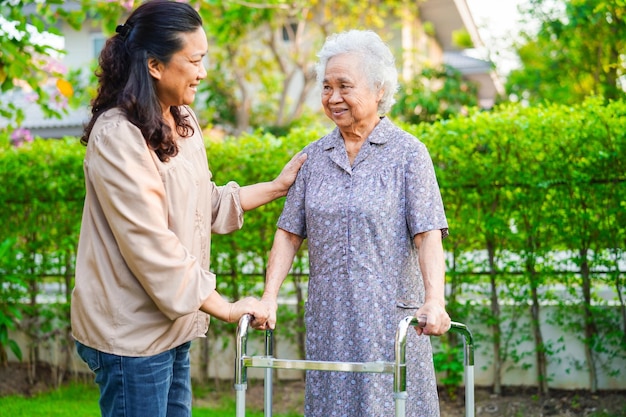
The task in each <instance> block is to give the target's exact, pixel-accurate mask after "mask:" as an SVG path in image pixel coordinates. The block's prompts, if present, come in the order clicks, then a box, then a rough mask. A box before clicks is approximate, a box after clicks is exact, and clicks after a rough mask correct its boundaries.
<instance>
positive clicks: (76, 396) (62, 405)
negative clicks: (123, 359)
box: [0, 383, 300, 417]
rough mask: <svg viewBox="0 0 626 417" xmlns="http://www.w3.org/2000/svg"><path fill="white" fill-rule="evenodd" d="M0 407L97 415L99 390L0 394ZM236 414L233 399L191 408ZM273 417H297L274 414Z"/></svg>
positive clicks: (16, 416) (17, 412)
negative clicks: (210, 405) (206, 406)
mask: <svg viewBox="0 0 626 417" xmlns="http://www.w3.org/2000/svg"><path fill="white" fill-rule="evenodd" d="M0 410H2V411H1V413H0V414H2V415H3V416H7V417H9V416H10V417H100V409H99V408H98V389H97V387H95V386H93V385H85V384H79V383H73V384H69V385H66V386H63V387H61V388H59V389H58V390H52V391H50V392H46V393H42V394H39V395H37V396H34V397H22V396H16V395H12V396H7V397H0ZM234 415H235V398H234V397H232V398H230V397H225V398H224V400H223V402H222V404H220V406H219V407H217V408H212V409H209V408H204V407H194V408H193V416H194V417H224V416H234ZM246 417H263V412H258V411H257V412H252V411H247V412H246ZM276 417H300V416H299V415H298V414H276Z"/></svg>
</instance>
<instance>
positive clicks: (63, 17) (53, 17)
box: [0, 0, 133, 125]
mask: <svg viewBox="0 0 626 417" xmlns="http://www.w3.org/2000/svg"><path fill="white" fill-rule="evenodd" d="M132 7H133V1H126V0H118V1H113V2H110V1H109V2H96V1H90V0H82V1H70V2H67V1H62V0H49V1H0V14H1V16H2V19H0V23H1V25H0V36H1V37H0V92H2V93H7V92H9V91H16V90H21V91H22V93H23V94H25V95H27V99H28V100H33V101H35V102H36V103H37V104H38V105H39V106H40V107H41V109H42V110H43V112H44V114H45V115H46V116H47V117H60V116H61V115H62V114H63V113H64V112H65V110H66V108H67V104H68V100H71V99H72V97H73V96H74V91H75V88H74V87H75V86H76V85H73V83H72V81H74V80H72V79H71V77H70V75H69V74H68V73H67V69H66V68H64V67H63V66H62V65H61V63H60V58H61V56H62V55H63V53H64V51H63V50H62V48H60V47H58V46H53V45H51V44H50V43H48V42H46V40H45V39H46V37H49V36H50V35H61V32H60V29H59V28H60V25H61V24H62V23H63V22H65V23H67V24H68V25H69V26H70V27H72V28H74V29H76V30H78V29H80V27H81V26H82V24H83V23H84V22H85V20H86V19H87V18H91V17H94V16H99V18H100V19H101V21H102V25H103V26H104V27H105V29H106V30H108V31H109V32H112V31H113V28H114V27H115V24H116V22H117V20H118V19H119V16H121V14H122V13H124V11H127V10H128V9H129V8H132ZM0 116H1V117H4V118H6V119H8V120H9V123H15V124H18V125H19V124H20V123H21V121H22V120H23V119H24V113H23V109H21V108H20V107H19V106H17V105H16V104H15V103H13V102H11V101H8V100H2V102H0Z"/></svg>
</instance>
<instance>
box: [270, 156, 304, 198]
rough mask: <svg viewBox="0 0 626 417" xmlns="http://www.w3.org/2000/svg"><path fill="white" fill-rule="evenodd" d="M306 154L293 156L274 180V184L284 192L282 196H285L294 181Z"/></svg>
mask: <svg viewBox="0 0 626 417" xmlns="http://www.w3.org/2000/svg"><path fill="white" fill-rule="evenodd" d="M306 158H307V154H305V153H302V152H298V153H297V154H295V155H294V156H293V157H292V158H291V160H290V161H289V162H287V164H286V165H285V166H284V167H283V169H282V171H281V172H280V174H278V177H276V179H275V180H274V183H275V184H277V185H278V186H279V188H280V189H281V190H283V191H284V194H285V195H286V194H287V191H289V187H291V184H293V182H294V181H295V180H296V176H297V175H298V171H300V168H301V167H302V164H304V161H306Z"/></svg>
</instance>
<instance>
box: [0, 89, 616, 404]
mask: <svg viewBox="0 0 626 417" xmlns="http://www.w3.org/2000/svg"><path fill="white" fill-rule="evenodd" d="M404 127H405V128H406V129H407V130H408V131H410V132H411V133H413V134H414V135H415V136H417V137H418V138H419V139H420V140H422V141H423V142H424V143H425V144H426V145H427V146H428V148H429V150H430V153H431V156H432V157H433V161H434V163H435V168H436V170H437V175H438V179H439V182H440V186H441V190H442V194H443V198H444V203H445V205H446V211H447V214H448V219H449V223H450V232H451V234H450V237H449V238H447V239H446V241H445V248H446V251H447V252H448V283H449V288H450V295H449V298H448V303H449V309H450V312H451V314H452V316H453V317H454V318H455V319H456V320H459V321H465V322H470V323H471V322H472V320H476V321H478V320H480V321H481V322H485V323H488V324H489V326H490V327H491V330H492V332H490V335H489V336H483V335H479V340H480V343H481V344H482V345H483V346H485V347H486V346H491V347H490V348H489V349H487V350H489V351H491V352H492V356H493V358H492V360H493V364H494V365H495V373H496V375H495V378H494V380H495V381H496V382H495V385H496V386H495V388H496V390H498V389H499V384H500V380H501V377H502V375H503V374H504V373H505V371H506V370H505V369H504V368H503V364H504V363H514V364H515V366H519V367H524V366H528V364H529V363H533V364H535V365H536V366H537V367H538V370H539V377H538V380H537V384H538V386H539V387H540V389H541V390H542V391H544V392H545V391H547V390H548V387H549V380H550V375H549V374H548V373H547V364H548V362H549V361H552V360H556V358H558V355H559V352H560V351H561V350H562V349H563V346H562V343H561V342H559V341H554V340H551V339H550V338H549V337H546V336H545V335H543V334H542V331H541V327H540V326H539V324H540V318H542V317H543V313H542V311H543V310H542V309H543V308H544V306H545V305H552V306H556V307H557V308H556V310H553V311H556V313H554V312H553V313H551V314H550V315H549V317H548V319H547V320H548V321H549V322H550V323H551V324H554V325H557V326H561V327H563V328H567V329H570V330H571V331H572V332H573V333H575V334H576V335H579V337H580V339H581V340H582V341H583V342H584V343H585V346H587V351H586V358H585V359H586V360H585V361H583V362H584V363H583V364H582V365H580V366H583V367H584V368H585V369H587V370H588V372H589V386H590V387H591V389H592V390H595V389H597V387H598V385H597V381H598V375H599V374H600V373H601V372H615V370H610V369H608V366H607V364H608V363H609V362H610V361H611V360H613V359H624V357H625V355H626V336H625V335H626V329H625V324H624V323H625V315H626V313H625V311H626V310H625V307H624V299H623V295H624V294H623V293H624V287H625V286H626V282H625V278H624V271H623V268H624V248H626V182H625V179H626V170H625V164H626V162H625V161H626V103H624V102H611V103H602V102H601V101H598V100H588V101H586V102H585V103H583V104H581V105H578V106H574V107H565V106H556V105H547V106H542V107H532V108H525V107H523V106H520V105H504V106H502V107H498V108H496V109H495V110H493V111H490V112H475V113H473V114H471V115H470V116H468V117H459V118H454V119H451V120H447V121H443V122H440V123H436V124H432V125H425V124H423V125H414V126H413V125H412V126H404ZM326 129H327V128H321V127H318V126H313V127H310V128H307V129H303V128H299V129H295V130H292V131H290V132H289V134H287V135H286V136H284V137H275V136H273V135H271V134H267V133H265V134H264V133H260V132H259V133H254V134H248V135H244V136H242V137H240V138H238V139H228V140H226V141H223V142H207V152H208V156H209V164H210V167H211V170H212V171H213V173H214V179H215V181H216V182H217V183H218V184H223V183H225V182H227V181H229V180H236V181H238V182H239V183H240V184H242V185H245V184H250V183H254V182H258V181H265V180H270V179H272V178H273V177H275V176H276V175H277V174H278V172H279V170H280V169H281V168H282V166H283V165H284V163H285V162H286V161H287V160H288V159H289V158H290V156H291V155H293V154H294V153H295V152H297V151H298V150H300V149H301V148H302V147H304V146H305V145H306V144H307V143H309V142H311V141H313V140H315V139H317V138H318V137H320V136H321V135H322V134H324V133H325V132H326ZM3 143H4V145H2V146H1V148H0V178H1V180H2V184H3V187H2V190H1V191H0V204H1V205H2V211H1V217H0V230H2V235H1V237H0V242H4V243H3V244H2V245H1V246H0V251H1V252H2V260H1V261H0V262H1V263H0V272H1V273H2V274H3V278H2V282H3V285H2V287H0V298H1V299H2V300H1V301H0V302H1V305H2V307H0V344H2V346H0V352H3V353H4V350H5V349H7V348H10V347H11V344H10V341H9V339H8V336H7V335H8V330H11V329H13V328H16V327H19V328H20V329H22V330H25V331H26V332H27V334H28V335H29V337H30V339H31V341H32V345H31V346H30V347H29V352H28V354H29V357H30V358H31V359H33V358H36V357H37V349H38V347H39V345H40V343H41V342H42V341H44V340H46V339H47V338H51V337H59V338H64V339H65V340H69V334H68V327H69V324H68V323H69V321H68V306H67V299H68V298H67V292H68V291H69V290H67V288H71V279H72V276H73V259H74V254H75V249H76V241H77V236H78V229H79V223H80V216H81V211H82V202H83V196H84V187H83V180H82V156H83V154H84V148H83V147H82V146H81V145H80V144H78V141H77V140H76V139H75V138H70V139H66V140H61V141H45V140H36V141H35V142H33V143H27V144H24V145H23V146H21V147H20V148H17V149H16V148H13V147H11V146H10V145H9V144H8V140H7V139H6V138H5V139H4V142H3ZM282 204H283V201H282V199H281V200H279V201H276V202H274V203H271V204H268V205H267V206H264V207H262V208H259V209H257V210H255V211H253V212H250V213H248V214H247V215H246V217H245V224H244V227H243V229H242V230H241V231H238V232H235V233H233V234H230V235H226V236H214V238H213V248H212V253H213V259H212V265H213V266H212V269H213V270H214V271H215V272H216V273H217V274H218V276H219V288H220V291H221V292H222V293H223V294H224V295H226V296H228V297H230V298H239V297H241V296H243V295H247V294H257V295H259V294H260V292H261V291H262V283H263V279H264V278H263V274H264V270H265V265H266V264H265V263H266V261H267V254H268V252H269V249H270V247H271V244H272V239H273V235H274V231H275V223H276V220H277V218H278V215H279V213H280V210H281V207H282ZM620 262H621V264H620ZM620 267H621V268H622V270H620ZM306 270H307V269H306V258H305V253H304V252H303V253H301V254H300V256H299V257H298V262H297V264H296V265H295V267H294V274H293V275H292V276H291V277H290V281H289V282H288V283H287V285H286V286H285V289H286V291H289V292H290V293H291V295H292V296H293V297H295V298H296V299H298V300H299V301H300V303H299V304H298V308H297V309H296V311H295V312H294V311H291V310H285V311H283V312H282V316H281V317H282V318H281V322H283V323H284V322H291V323H290V325H289V326H284V327H282V329H289V330H290V331H291V333H290V334H288V336H289V337H293V338H295V339H294V340H296V341H297V342H298V343H299V345H300V347H301V349H302V340H303V339H302V330H303V324H302V310H301V306H302V305H301V301H302V300H303V298H304V297H305V292H304V284H305V283H306ZM54 283H60V284H62V285H61V286H60V287H61V288H63V289H64V291H65V293H63V294H61V296H60V297H59V299H58V300H52V302H46V303H42V302H40V298H38V297H41V296H42V294H43V292H44V288H45V286H44V285H43V284H54ZM606 288H608V289H609V290H612V291H613V292H614V293H615V294H616V295H615V296H614V297H609V298H608V299H607V298H606V297H600V296H599V293H598V291H599V289H606ZM618 295H621V298H620V297H618ZM48 301H50V300H48ZM503 305H508V306H510V307H509V308H506V309H502V308H501V306H503ZM615 305H617V307H615ZM611 306H613V307H611ZM608 307H611V308H608ZM551 311H552V310H551ZM522 317H525V318H530V321H529V323H530V324H529V325H528V326H526V327H519V326H522V324H520V323H522V322H523V321H522V320H520V318H522ZM516 326H517V327H516ZM211 331H212V334H211V338H212V339H215V338H225V339H229V338H231V337H232V336H233V335H234V330H233V327H232V326H226V325H223V324H220V323H216V322H215V321H214V322H213V325H212V330H211ZM281 335H282V330H281ZM527 340H531V341H532V343H533V345H534V346H535V348H534V349H533V350H532V351H528V350H522V349H521V348H520V346H522V344H523V343H524V342H525V341H527ZM457 342H458V341H456V340H455V338H454V336H453V335H450V336H447V337H445V338H442V339H441V341H440V346H439V348H440V351H441V354H439V355H438V356H437V358H436V360H437V361H438V364H437V366H438V369H447V370H449V372H448V373H447V376H446V379H444V381H445V383H446V384H451V385H454V384H458V383H459V382H460V381H459V375H460V373H459V369H457V368H455V367H454V366H453V365H451V364H452V363H454V361H453V360H452V359H451V358H452V357H454V356H456V355H458V350H455V349H453V348H449V347H450V346H453V347H454V346H455V345H456V344H457ZM68 346H70V345H69V344H68ZM570 366H575V365H570ZM618 371H619V370H618Z"/></svg>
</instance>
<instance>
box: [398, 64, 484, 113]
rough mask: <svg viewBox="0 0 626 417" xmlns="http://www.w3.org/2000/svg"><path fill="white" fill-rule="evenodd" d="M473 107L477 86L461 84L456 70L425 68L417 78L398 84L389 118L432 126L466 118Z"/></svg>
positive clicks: (461, 78)
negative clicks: (443, 121)
mask: <svg viewBox="0 0 626 417" xmlns="http://www.w3.org/2000/svg"><path fill="white" fill-rule="evenodd" d="M476 105H478V86H476V85H475V84H474V83H472V82H470V81H467V80H464V79H463V76H462V74H461V73H460V72H459V71H458V70H456V69H454V68H452V67H450V66H446V65H444V66H442V67H440V68H430V67H425V68H423V69H422V71H421V74H420V75H419V76H417V77H415V78H414V79H412V80H410V81H408V82H403V83H401V85H400V91H399V92H398V95H397V103H396V104H395V105H394V107H393V108H392V111H391V115H392V116H397V117H399V118H400V119H402V120H404V121H406V122H408V123H413V124H416V123H423V122H427V123H432V122H436V121H437V120H446V119H449V118H450V117H452V116H453V115H458V114H467V113H468V109H469V108H470V107H475V106H476Z"/></svg>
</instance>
